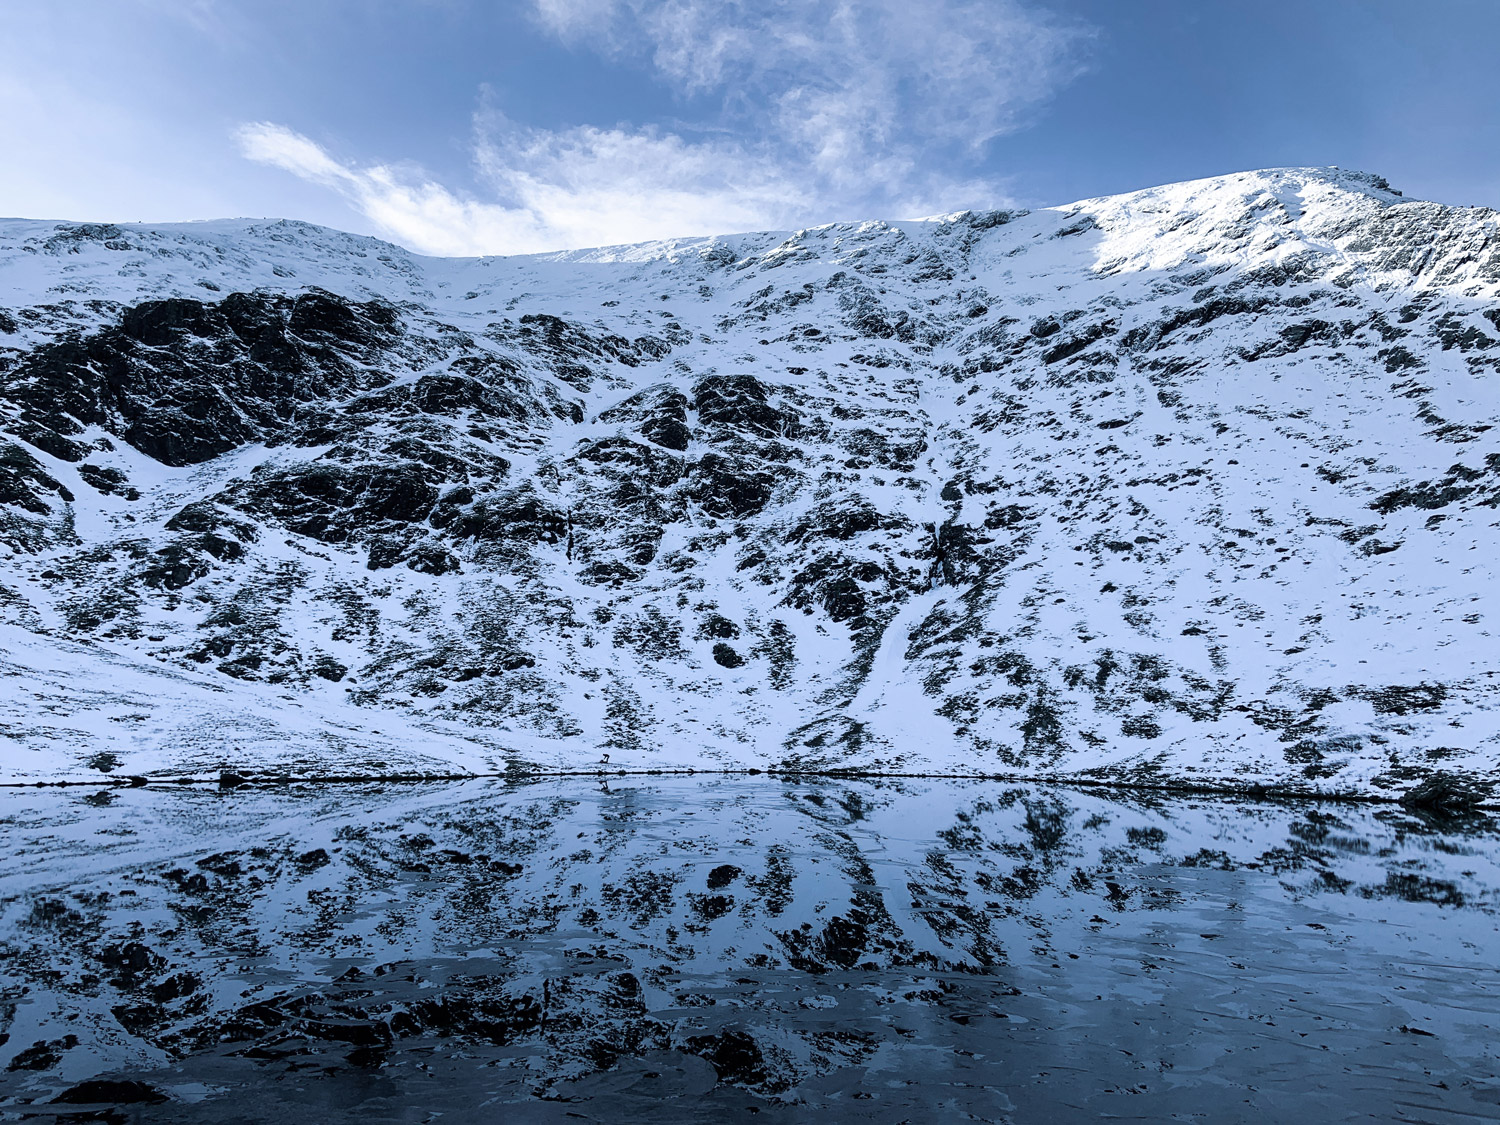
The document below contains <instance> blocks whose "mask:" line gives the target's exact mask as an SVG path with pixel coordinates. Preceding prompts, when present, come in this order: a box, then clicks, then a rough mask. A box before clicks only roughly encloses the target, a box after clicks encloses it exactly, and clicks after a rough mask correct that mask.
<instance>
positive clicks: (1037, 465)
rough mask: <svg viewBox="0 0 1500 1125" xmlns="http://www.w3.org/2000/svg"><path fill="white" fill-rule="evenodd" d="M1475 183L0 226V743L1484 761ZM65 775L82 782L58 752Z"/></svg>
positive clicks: (223, 752)
mask: <svg viewBox="0 0 1500 1125" xmlns="http://www.w3.org/2000/svg"><path fill="white" fill-rule="evenodd" d="M1497 289H1500V217H1497V216H1496V214H1495V213H1493V212H1490V211H1485V210H1474V209H1457V208H1449V207H1444V206H1440V205H1437V204H1432V203H1423V202H1413V201H1407V200H1404V199H1403V198H1401V197H1400V196H1399V195H1398V194H1396V193H1395V192H1393V191H1392V190H1390V188H1389V187H1388V186H1387V185H1386V184H1385V182H1384V181H1382V180H1380V179H1378V178H1376V177H1370V176H1364V175H1360V174H1356V173H1348V172H1341V171H1339V170H1336V169H1331V170H1293V171H1278V172H1261V173H1247V174H1243V175H1237V176H1230V177H1225V178H1221V179H1215V180H1204V181H1198V182H1194V183H1189V184H1182V185H1176V186H1172V187H1167V188H1160V189H1155V190H1151V191H1144V192H1138V193H1134V194H1131V195H1126V196H1118V197H1114V198H1109V199H1099V200H1090V201H1086V202H1083V203H1078V204H1074V205H1072V206H1069V207H1063V208H1055V209H1046V210H1040V211H1035V212H1031V213H1026V212H1000V211H997V212H985V213H979V212H966V213H962V214H957V215H952V216H947V217H944V218H941V219H936V220H931V221H923V222H909V223H874V222H872V223H862V224H838V225H832V226H827V227H821V228H816V229H811V230H804V231H798V232H795V233H793V234H790V235H788V234H781V233H778V234H758V235H741V236H733V237H728V238H714V239H701V240H690V241H681V242H673V243H665V244H653V245H645V246H635V247H624V248H616V249H609V250H600V251H590V252H581V253H570V254H559V255H549V256H538V257H526V258H509V259H493V258H488V259H466V260H440V259H424V258H419V257H416V256H414V255H411V254H408V253H406V252H405V251H402V250H400V249H397V248H395V247H392V246H389V245H387V244H384V243H381V242H378V241H375V240H372V239H365V238H357V237H354V236H349V235H343V234H339V233H337V232H333V231H328V230H324V229H321V228H316V227H310V226H306V225H302V224H296V223H286V222H280V223H250V222H222V223H210V224H193V225H185V226H175V227H155V228H147V227H123V226H122V227H113V226H97V225H62V226H57V225H53V224H41V223H33V222H24V221H8V222H5V223H3V224H0V429H3V437H0V442H3V444H0V505H3V506H0V540H3V543H4V548H3V551H4V559H3V562H0V583H3V584H0V613H3V616H4V618H5V620H6V622H8V623H7V624H6V625H5V626H4V629H5V633H4V638H5V641H6V654H5V656H4V658H3V659H4V661H5V663H6V667H5V671H6V672H7V677H6V680H5V683H6V684H7V685H8V686H7V688H6V690H5V692H4V693H3V695H0V717H3V718H0V721H3V722H4V724H5V725H4V727H3V728H0V729H3V730H4V733H5V735H6V736H7V740H6V742H5V743H4V744H3V747H4V749H3V761H4V767H5V773H6V774H7V776H10V777H12V778H25V777H42V776H60V775H78V774H87V773H89V772H90V770H93V769H103V770H106V771H108V770H115V771H119V772H133V773H141V774H148V773H170V772H180V771H196V772H203V771H212V770H217V769H219V768H221V767H225V766H227V767H232V768H235V769H238V770H242V771H247V770H254V769H271V770H295V771H298V772H319V771H321V772H334V773H340V772H352V771H360V772H364V771H400V770H410V769H423V770H431V769H437V768H442V769H451V770H456V771H466V770H490V769H524V768H527V767H530V766H544V767H588V768H591V767H592V766H593V765H594V764H595V763H598V762H600V761H601V760H607V761H608V762H609V763H610V766H611V768H613V767H617V766H619V767H625V768H642V769H652V768H676V767H682V766H694V767H699V768H717V767H728V766H751V767H761V768H766V767H780V768H788V769H811V768H820V769H827V768H851V769H853V768H857V769H873V770H886V771H924V770H951V771H960V772H975V773H1008V774H1028V775H1069V776H1080V777H1100V778H1109V777H1114V778H1130V779H1134V780H1152V779H1154V780H1159V781H1173V782H1188V783H1193V782H1196V783H1203V784H1224V783H1230V784H1245V783H1252V782H1253V783H1263V784H1276V785H1290V786H1295V787H1305V788H1309V789H1323V790H1368V789H1370V788H1375V789H1385V790H1389V791H1391V792H1393V793H1394V792H1399V791H1402V790H1405V789H1408V788H1410V787H1412V786H1414V785H1416V784H1418V783H1420V782H1422V781H1423V780H1424V779H1427V778H1428V777H1429V776H1430V775H1432V774H1434V773H1446V774H1453V775H1466V776H1468V777H1469V778H1471V779H1473V780H1475V781H1477V782H1479V783H1480V784H1481V785H1483V784H1486V783H1489V782H1493V781H1494V780H1495V779H1496V778H1497V776H1500V764H1497V762H1500V712H1497V710H1496V703H1497V701H1500V683H1497V681H1496V677H1495V672H1496V671H1500V667H1497V661H1496V659H1495V653H1496V651H1497V646H1496V642H1495V639H1494V637H1493V636H1492V628H1493V614H1494V612H1495V610H1494V593H1493V591H1494V588H1495V586H1494V580H1495V572H1496V568H1497V562H1496V556H1497V551H1500V535H1497V527H1500V514H1497V507H1500V440H1497V431H1496V430H1495V429H1493V428H1492V427H1494V426H1495V425H1496V421H1497V417H1500V394H1497V391H1496V386H1497V382H1496V379H1497V375H1496V370H1495V369H1496V365H1497V363H1500V297H1497ZM96 776H97V775H96Z"/></svg>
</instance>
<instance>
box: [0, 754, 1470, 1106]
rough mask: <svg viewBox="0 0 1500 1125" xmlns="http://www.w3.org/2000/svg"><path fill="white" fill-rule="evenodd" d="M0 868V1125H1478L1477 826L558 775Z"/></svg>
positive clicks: (261, 809) (219, 807)
mask: <svg viewBox="0 0 1500 1125" xmlns="http://www.w3.org/2000/svg"><path fill="white" fill-rule="evenodd" d="M0 847H3V853H0V854H4V855H5V856H7V857H10V858H9V860H8V862H7V864H6V865H5V868H4V870H3V873H0V989H3V991H0V1030H3V1031H4V1032H5V1035H6V1038H5V1041H4V1043H3V1045H0V1067H7V1068H8V1069H5V1070H4V1071H3V1072H0V1118H4V1119H11V1120H14V1119H17V1118H21V1119H27V1118H32V1119H36V1120H42V1119H46V1120H56V1119H57V1118H56V1115H57V1114H58V1113H59V1111H63V1110H69V1111H72V1110H74V1109H75V1108H77V1109H78V1111H79V1112H84V1111H83V1110H82V1108H81V1107H83V1106H85V1105H87V1104H99V1103H102V1104H106V1105H113V1106H115V1107H116V1108H114V1109H111V1110H108V1111H107V1112H106V1114H105V1116H104V1117H103V1118H98V1117H94V1118H88V1119H92V1120H99V1119H104V1120H110V1119H112V1120H117V1121H134V1120H141V1121H188V1120H191V1121H264V1120H282V1121H300V1120H327V1121H359V1122H373V1121H424V1120H437V1119H438V1118H439V1117H440V1116H441V1117H443V1118H444V1119H446V1120H448V1121H454V1120H458V1121H468V1120H505V1121H532V1120H536V1121H554V1120H556V1121H562V1120H571V1121H577V1120H597V1121H628V1120H646V1119H649V1120H653V1121H667V1120H672V1121H712V1122H724V1121H727V1120H739V1119H741V1118H745V1117H750V1116H752V1113H753V1116H754V1119H755V1120H757V1121H782V1120H786V1121H795V1120H806V1119H813V1118H817V1119H821V1120H861V1121H902V1120H914V1121H938V1120H942V1121H949V1120H983V1121H1006V1120H1016V1121H1043V1120H1085V1119H1093V1118H1096V1117H1099V1116H1101V1115H1106V1116H1112V1117H1116V1118H1123V1119H1127V1120H1152V1121H1154V1120H1162V1119H1165V1118H1169V1117H1171V1116H1172V1115H1178V1116H1179V1117H1181V1118H1189V1119H1198V1120H1213V1121H1235V1120H1254V1121H1266V1120H1291V1119H1304V1120H1308V1121H1342V1120H1412V1121H1417V1120H1421V1121H1471V1120H1493V1119H1494V1118H1496V1117H1497V1116H1500V970H1497V964H1500V961H1497V955H1500V934H1497V907H1500V891H1497V888H1500V868H1497V859H1500V834H1497V826H1496V824H1495V823H1494V822H1493V821H1490V820H1486V819H1484V818H1474V819H1470V820H1466V821H1461V822H1454V821H1448V822H1436V821H1433V820H1430V819H1426V818H1424V817H1422V816H1420V815H1417V814H1414V813H1409V812H1406V811H1403V810H1399V809H1397V808H1395V807H1373V806H1351V805H1328V804H1324V805H1315V804H1290V803H1281V804H1267V805H1255V804H1247V803H1244V802H1240V801H1228V800H1207V799H1205V800H1183V799H1181V798H1171V799H1167V798H1158V797H1157V796H1155V795H1148V794H1142V793H1137V794H1133V795H1121V794H1118V793H1116V794H1113V795H1108V794H1105V793H1103V792H1102V791H1089V790H1076V789H1067V788H1046V787H1006V786H1002V785H999V784H995V783H982V782H946V781H943V782H940V781H925V780H924V781H911V780H900V781H892V780H888V781H858V782H853V781H826V780H825V781H812V780H806V781H788V780H786V779H770V778H765V777H741V778H714V779H704V778H642V777H633V778H629V779H625V778H619V779H615V778H611V779H609V780H607V781H586V780H580V779H576V778H575V779H560V780H555V781H544V782H536V783H529V784H518V785H508V784H505V783H501V782H472V783H467V784H463V785H457V786H451V785H450V786H409V787H400V786H390V785H386V786H380V787H370V788H359V787H353V786H344V787H331V788H330V787H324V788H317V787H307V788H301V789H298V788H285V789H277V790H271V791H251V790H246V789H238V790H229V791H220V790H208V789H203V788H196V787H182V788H168V789H158V788H146V789H134V790H110V791H103V792H99V793H94V794H87V795H85V794H83V793H81V792H80V791H77V790H70V791H60V790H46V791H37V790H26V791H10V792H8V793H6V794H4V795H3V796H0ZM59 1096H60V1097H61V1098H63V1099H64V1101H62V1102H61V1103H59V1104H57V1105H46V1107H45V1109H42V1103H46V1102H48V1101H50V1099H53V1098H55V1097H59ZM28 1106H32V1107H36V1108H35V1109H28V1108H27V1107H28ZM42 1114H45V1117H43V1116H41V1115H42ZM64 1119H65V1120H66V1119H68V1118H64ZM73 1119H75V1120H83V1119H85V1118H82V1117H78V1118H73Z"/></svg>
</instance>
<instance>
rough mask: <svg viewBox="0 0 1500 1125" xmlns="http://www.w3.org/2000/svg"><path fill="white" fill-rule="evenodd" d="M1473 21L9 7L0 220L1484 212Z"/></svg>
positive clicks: (441, 244) (1262, 13)
mask: <svg viewBox="0 0 1500 1125" xmlns="http://www.w3.org/2000/svg"><path fill="white" fill-rule="evenodd" d="M1497 42H1500V0H1426V2H1425V3H1422V4H1412V3H1410V2H1408V0H1401V2H1395V0H1257V2H1255V3H1249V2H1243V3H1242V2H1233V3H1231V2H1228V0H1027V2H1022V0H904V2H901V0H860V2H857V3H856V2H853V0H843V2H840V0H798V2H795V3H793V2H781V0H718V2H713V3H710V2H706V0H510V2H505V0H70V2H69V3H66V4H61V3H53V2H50V0H35V2H32V3H26V2H17V3H12V4H8V5H6V8H5V15H4V20H3V23H0V48H3V51H4V55H5V58H6V60H7V61H6V65H5V67H4V68H0V152H3V153H5V158H4V160H3V161H0V214H7V215H23V216H31V217H43V218H71V219H98V220H115V221H128V220H136V219H141V220H147V221H168V220H179V219H195V218H215V217H221V216H237V215H250V216H287V217H292V218H301V219H308V220H311V221H314V222H320V223H326V224H329V225H332V226H337V227H341V228H344V229H347V230H356V231H361V232H365V233H371V234H379V235H381V236H383V237H387V238H391V239H393V240H394V241H397V242H401V243H403V244H405V245H407V246H410V247H412V248H413V249H416V250H420V251H424V252H430V253H506V252H521V251H531V250H542V249H551V248H559V247H572V246H585V245H594V244H599V243H605V242H620V241H632V240H636V239H644V238H655V237H666V236H670V235H692V234H704V233H715V232H723V231H734V230H745V229H757V228H785V227H791V226H800V225H805V224H808V223H813V222H822V221H832V220H836V219H862V218H908V217H914V216H917V215H922V214H932V213H938V212H943V211H950V210H956V209H959V208H963V207H970V206H1007V205H1022V206H1034V205H1039V204H1049V203H1062V202H1067V201H1070V200H1073V199H1078V198H1084V197H1088V196H1094V195H1104V194H1109V193H1113V192H1119V191H1127V190H1130V189H1132V188H1138V187H1147V186H1151V185H1154V184H1158V183H1166V182H1171V181H1174V180H1182V179H1191V178H1195V177H1199V176H1208V175H1214V174H1218V173H1223V172H1230V171H1236V170H1241V169H1246V168H1259V167H1271V166H1278V165H1302V164H1318V165H1322V164H1338V165H1342V166H1344V167H1351V168H1364V169H1367V170H1370V171H1375V172H1379V173H1381V174H1383V175H1385V176H1387V177H1388V178H1389V179H1390V180H1391V182H1392V183H1393V184H1394V185H1395V186H1397V187H1398V188H1400V189H1402V190H1403V191H1405V192H1406V193H1407V194H1408V195H1416V196H1422V197H1426V198H1432V199H1438V200H1441V201H1443V202H1449V203H1460V204H1485V205H1490V206H1500V113H1497V110H1496V107H1497V106H1500V66H1497V65H1496V64H1495V61H1494V57H1495V56H1494V52H1495V44H1496V43H1497Z"/></svg>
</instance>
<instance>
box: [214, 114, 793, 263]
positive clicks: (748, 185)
mask: <svg viewBox="0 0 1500 1125" xmlns="http://www.w3.org/2000/svg"><path fill="white" fill-rule="evenodd" d="M478 125H479V130H478V140H477V142H476V149H475V157H476V162H477V165H478V169H479V172H480V175H481V177H482V179H483V180H484V181H485V183H486V184H487V186H489V187H490V188H491V189H492V191H493V192H494V193H495V195H496V197H497V200H479V199H474V198H466V197H463V196H461V195H459V194H458V193H456V192H454V191H452V190H450V189H448V188H447V187H445V186H443V185H442V184H439V183H436V182H434V181H432V180H431V179H429V178H427V177H425V176H423V175H422V174H421V172H420V171H419V170H416V169H409V168H402V167H396V166H392V165H372V166H367V167H360V166H357V165H353V164H346V163H340V162H339V161H337V160H335V159H334V158H333V157H332V156H330V155H329V154H328V152H327V151H326V150H325V149H323V148H322V147H321V146H319V145H318V144H317V143H316V142H314V141H312V140H310V139H309V138H307V137H305V136H302V135H301V134H298V133H295V132H293V131H292V130H290V129H287V128H284V127H283V126H279V125H274V124H270V123H267V122H261V123H257V124H253V125H246V126H244V127H242V128H241V129H240V131H239V141H240V148H241V151H242V152H243V153H244V155H245V156H246V157H248V158H249V159H251V160H255V161H258V162H260V163H263V164H270V165H273V166H275V167H279V168H282V169H284V170H285V171H288V172H291V173H293V174H295V175H297V176H300V177H301V178H303V179H305V180H309V181H311V182H314V183H318V184H322V185H323V186H325V187H330V188H333V189H335V190H337V191H338V192H340V193H341V194H342V195H344V196H345V197H346V198H347V199H348V200H349V202H350V203H351V204H353V205H354V206H355V207H356V208H357V209H358V210H360V211H361V212H363V213H364V215H365V216H366V217H367V218H369V219H370V221H371V222H373V223H375V224H376V225H377V226H378V227H379V228H380V229H381V230H382V231H384V232H385V233H386V234H387V235H388V236H390V237H392V238H394V239H396V240H397V241H399V242H402V243H404V244H406V245H408V246H411V247H413V248H414V249H416V250H420V251H422V252H424V253H429V254H515V253H528V252H533V251H540V250H556V249H566V248H576V247H583V246H599V245H605V244H609V243H616V242H635V241H645V240H648V239H655V238H669V237H674V236H682V235H691V234H712V233H719V232H723V231H732V230H749V229H756V228H762V227H768V226H769V227H775V226H778V225H783V224H785V223H786V222H788V221H790V220H792V219H793V218H794V217H796V216H799V215H800V214H802V213H805V212H806V211H807V209H808V206H809V203H808V200H807V199H806V198H805V197H804V195H803V189H802V188H801V187H800V186H799V185H798V184H797V183H795V182H794V181H793V180H792V179H790V178H789V177H788V176H787V175H786V174H785V170H784V169H783V168H782V167H781V166H780V165H779V164H777V163H776V162H775V161H773V160H769V159H766V158H764V157H760V156H757V155H756V154H754V153H750V152H747V151H746V150H745V149H744V148H743V147H741V146H740V145H738V144H735V143H733V142H728V141H718V140H710V141H707V142H700V143H692V142H688V141H685V140H683V139H682V138H681V137H679V136H676V135H675V134H672V133H658V132H656V131H655V130H637V131H630V130H624V129H596V128H593V127H590V126H581V127H578V128H574V129H568V130H564V131H561V132H552V131H548V130H537V129H521V128H517V127H516V126H514V125H512V124H511V123H510V122H508V121H506V120H505V119H504V118H503V117H501V116H499V115H498V114H494V113H485V114H482V115H481V118H480V120H479V122H478Z"/></svg>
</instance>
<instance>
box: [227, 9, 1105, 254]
mask: <svg viewBox="0 0 1500 1125" xmlns="http://www.w3.org/2000/svg"><path fill="white" fill-rule="evenodd" d="M533 4H534V7H535V15H536V18H537V20H538V22H539V23H540V24H541V26H542V27H544V28H545V29H546V30H547V31H548V32H550V33H552V34H554V35H556V36H558V37H559V38H561V39H562V40H563V41H564V42H567V43H570V44H572V45H574V46H577V47H582V48H587V49H590V50H595V51H598V52H600V53H602V54H604V55H606V56H609V57H611V58H615V59H629V58H635V57H648V58H649V59H650V60H651V65H652V67H653V68H654V69H655V71H656V72H657V73H658V74H659V75H660V76H661V78H662V79H663V80H664V81H666V82H668V83H669V84H671V85H672V86H673V87H674V88H676V89H677V90H679V91H680V92H681V93H682V94H684V95H685V96H689V97H695V98H702V97H703V96H704V95H719V96H720V98H721V103H722V109H721V112H720V113H719V114H718V116H717V117H716V119H715V120H714V122H713V124H714V126H715V127H716V131H714V132H706V133H703V134H699V135H697V136H696V137H695V138H694V139H688V138H687V137H685V136H683V135H681V134H680V133H674V132H671V131H667V130H663V129H660V128H657V127H652V126H645V127H631V126H624V125H620V126H614V127H610V128H600V127H596V126H592V125H580V126H575V127H572V128H566V129H560V130H545V129H534V128H525V127H521V126H518V125H516V124H514V123H512V122H511V121H509V120H508V119H507V118H506V117H505V115H504V114H503V113H500V112H498V111H496V110H494V109H490V108H485V109H482V110H481V111H480V112H479V113H478V114H477V115H476V117H475V142H474V158H475V167H476V170H477V173H478V177H479V181H480V183H481V184H482V186H483V187H484V189H486V192H487V197H486V198H476V197H474V196H472V195H465V194H461V193H459V192H456V191H454V190H452V189H450V188H449V187H446V186H444V185H443V184H440V183H437V182H435V181H434V180H433V179H432V178H431V177H429V176H427V175H425V174H424V173H422V172H421V170H420V169H415V168H410V167H404V166H396V165H388V164H376V165H369V166H359V165H356V164H351V163H344V162H340V161H338V160H336V159H335V158H334V157H332V156H331V155H330V154H329V153H328V152H327V151H325V150H324V149H323V148H322V147H321V146H319V145H318V144H316V143H315V142H314V141H312V140H310V139H308V138H307V137H305V136H302V135H300V134H298V133H295V132H293V131H291V130H290V129H287V128H285V127H283V126H280V125H274V124H269V123H260V124H255V125H247V126H244V127H243V128H242V129H241V130H240V132H239V141H240V146H241V151H242V152H243V153H244V155H246V156H247V157H249V158H250V159H252V160H255V161H258V162H260V163H263V164H269V165H272V166H274V167H278V168H282V169H284V170H286V171H289V172H292V173H293V174H295V175H297V176H299V177H301V178H302V179H304V180H307V181H309V182H312V183H317V184H321V185H323V186H325V187H329V188H333V189H335V190H336V191H338V192H339V193H340V194H341V195H343V196H344V197H345V198H346V199H347V200H348V201H349V202H350V203H351V204H353V205H354V206H355V207H356V208H357V209H358V210H359V211H361V212H362V213H363V214H364V215H365V216H366V217H367V218H368V219H369V220H370V221H371V222H372V223H374V224H376V225H377V226H378V227H379V228H380V229H381V230H382V231H384V232H385V233H386V234H387V235H388V236H390V237H392V238H394V239H395V240H397V241H400V242H403V243H405V244H407V245H410V246H412V247H413V248H415V249H418V250H422V251H425V252H428V253H439V254H473V253H520V252H527V251H536V250H549V249H560V248H572V247H581V246H594V245H600V244H607V243H615V242H630V241H640V240H645V239H652V238H664V237H671V236H679V235H691V234H708V233H720V232H727V231H735V230H750V229H768V228H769V229H776V228H784V227H788V226H799V225H805V224H807V223H809V222H817V221H828V220H831V219H838V218H871V217H906V216H911V215H914V214H926V213H933V212H936V211H947V210H954V209H958V208H961V207H967V206H985V205H990V206H994V205H1000V204H1002V203H1003V202H1005V200H1004V195H1003V192H1002V191H1001V189H1000V186H999V184H998V183H997V182H995V181H994V180H993V179H992V178H986V177H983V176H977V175H974V174H972V172H971V171H969V170H970V169H972V168H973V167H974V166H975V164H976V157H977V156H978V155H979V154H980V151H981V149H982V147H983V146H984V144H985V142H987V141H989V140H990V139H992V138H993V137H995V136H997V135H1000V134H1002V133H1005V132H1007V131H1009V130H1012V129H1014V128H1016V127H1018V125H1019V124H1021V123H1022V121H1023V120H1024V115H1025V114H1026V112H1027V111H1028V110H1030V109H1032V108H1033V107H1034V106H1035V105H1036V104H1037V103H1038V102H1040V101H1042V100H1044V99H1045V98H1046V97H1048V96H1049V95H1050V94H1051V93H1052V92H1053V91H1055V90H1056V89H1057V88H1058V86H1059V85H1061V84H1062V83H1065V82H1067V81H1068V80H1070V79H1071V78H1072V77H1073V76H1074V75H1075V74H1076V73H1077V72H1078V69H1079V61H1078V59H1079V52H1080V48H1081V45H1082V44H1083V42H1084V40H1085V39H1086V38H1087V32H1086V31H1084V30H1082V29H1080V28H1078V27H1076V26H1073V25H1067V24H1064V23H1062V22H1060V21H1058V20H1056V19H1054V18H1052V17H1050V16H1047V15H1046V14H1045V13H1038V12H1036V11H1033V10H1031V9H1028V8H1024V7H1022V6H1021V5H1020V4H1019V3H1017V2H1015V0H927V2H925V3H916V2H908V3H901V2H899V0H865V2H862V3H859V4H854V3H852V2H850V0H802V2H799V3H790V2H786V0H758V2H751V0H712V2H710V0H533Z"/></svg>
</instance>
